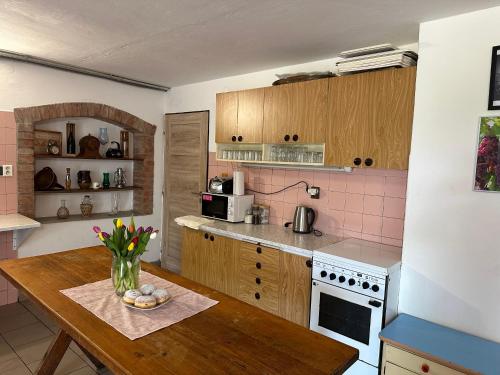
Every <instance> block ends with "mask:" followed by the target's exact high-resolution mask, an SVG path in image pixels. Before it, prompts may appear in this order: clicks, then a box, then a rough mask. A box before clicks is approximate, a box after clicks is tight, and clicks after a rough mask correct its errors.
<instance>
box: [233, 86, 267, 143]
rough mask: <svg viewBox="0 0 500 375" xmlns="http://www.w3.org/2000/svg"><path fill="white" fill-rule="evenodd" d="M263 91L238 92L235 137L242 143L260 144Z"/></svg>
mask: <svg viewBox="0 0 500 375" xmlns="http://www.w3.org/2000/svg"><path fill="white" fill-rule="evenodd" d="M263 123H264V89H263V88H259V89H252V90H243V91H238V130H237V134H236V136H237V137H241V138H239V139H241V142H242V143H262V127H263Z"/></svg>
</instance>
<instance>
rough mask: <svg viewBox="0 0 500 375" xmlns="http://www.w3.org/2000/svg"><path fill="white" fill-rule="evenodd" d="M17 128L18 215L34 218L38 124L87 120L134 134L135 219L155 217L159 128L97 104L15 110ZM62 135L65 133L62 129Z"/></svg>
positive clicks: (68, 104) (44, 106)
mask: <svg viewBox="0 0 500 375" xmlns="http://www.w3.org/2000/svg"><path fill="white" fill-rule="evenodd" d="M14 116H15V119H16V124H17V192H18V208H17V210H18V212H19V213H20V214H23V215H26V216H29V217H34V216H35V191H34V190H35V189H34V175H35V155H34V130H35V124H36V123H38V122H42V121H48V120H55V119H69V118H72V117H87V118H93V119H97V120H101V121H104V122H108V123H110V124H113V125H116V126H118V127H120V128H122V129H124V130H127V131H129V132H131V133H133V137H134V142H133V155H134V159H139V160H134V161H133V163H134V172H133V180H134V186H138V187H141V189H138V190H134V194H133V196H134V202H133V210H134V214H136V215H149V214H152V213H153V181H154V172H153V170H154V134H155V131H156V126H155V125H152V124H150V123H148V122H146V121H144V120H142V119H140V118H139V117H137V116H134V115H132V114H130V113H128V112H125V111H122V110H121V109H118V108H114V107H111V106H109V105H106V104H98V103H58V104H48V105H41V106H36V107H25V108H15V109H14ZM61 130H62V131H63V130H64V129H61Z"/></svg>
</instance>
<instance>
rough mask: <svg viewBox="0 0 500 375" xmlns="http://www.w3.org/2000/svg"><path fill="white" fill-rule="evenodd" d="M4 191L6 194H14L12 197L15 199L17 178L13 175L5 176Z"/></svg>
mask: <svg viewBox="0 0 500 375" xmlns="http://www.w3.org/2000/svg"><path fill="white" fill-rule="evenodd" d="M5 192H6V193H7V194H16V197H14V199H15V200H17V179H16V178H15V177H5ZM7 199H9V197H7Z"/></svg>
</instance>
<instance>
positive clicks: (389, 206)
mask: <svg viewBox="0 0 500 375" xmlns="http://www.w3.org/2000/svg"><path fill="white" fill-rule="evenodd" d="M405 205H406V199H402V198H391V197H385V198H384V216H385V217H392V218H396V219H402V218H404V216H405Z"/></svg>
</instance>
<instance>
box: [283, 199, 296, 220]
mask: <svg viewBox="0 0 500 375" xmlns="http://www.w3.org/2000/svg"><path fill="white" fill-rule="evenodd" d="M295 207H297V205H296V204H295V203H283V219H285V220H286V221H290V220H292V219H293V215H294V214H295Z"/></svg>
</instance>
